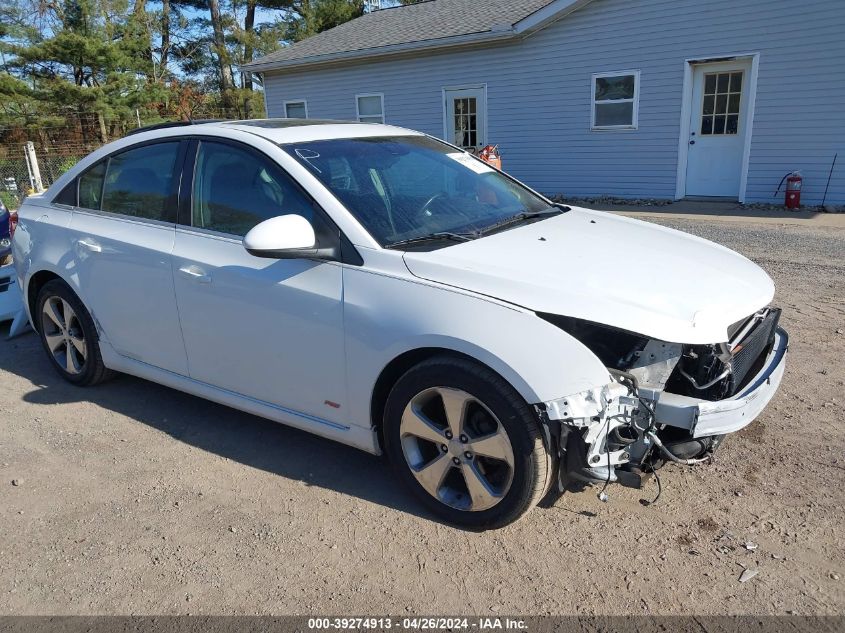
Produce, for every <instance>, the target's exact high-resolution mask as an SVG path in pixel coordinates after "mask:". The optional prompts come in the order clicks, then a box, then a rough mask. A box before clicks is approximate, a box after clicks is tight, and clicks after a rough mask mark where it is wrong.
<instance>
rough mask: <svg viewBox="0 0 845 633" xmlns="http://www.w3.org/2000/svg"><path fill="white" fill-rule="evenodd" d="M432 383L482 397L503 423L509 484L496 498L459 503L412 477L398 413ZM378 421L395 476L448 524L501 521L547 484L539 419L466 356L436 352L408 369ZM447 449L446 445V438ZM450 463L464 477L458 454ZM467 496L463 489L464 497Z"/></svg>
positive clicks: (488, 525)
mask: <svg viewBox="0 0 845 633" xmlns="http://www.w3.org/2000/svg"><path fill="white" fill-rule="evenodd" d="M436 388H446V389H451V390H460V391H461V392H465V394H468V395H469V396H471V397H472V398H473V400H476V401H478V402H479V403H481V405H482V406H483V408H486V409H487V411H488V412H489V413H492V414H493V415H494V416H495V418H498V422H499V424H500V425H501V426H500V427H498V428H499V430H501V429H502V428H503V429H504V432H505V434H506V435H507V439H508V440H509V441H510V445H511V448H512V457H513V467H512V469H511V470H510V472H512V475H511V479H510V484H509V487H508V488H507V489H506V490H505V489H504V488H503V491H502V494H501V496H500V497H498V498H499V499H500V500H499V501H498V502H497V503H496V504H495V505H493V506H492V507H489V508H486V509H479V510H475V511H473V510H471V509H460V508H457V507H453V505H450V504H448V503H447V502H444V501H443V500H442V499H439V498H436V497H435V496H433V494H431V493H429V492H428V491H427V490H426V489H425V488H424V487H423V486H422V485H421V484H420V482H419V481H418V480H417V477H416V476H415V475H414V471H413V470H412V467H411V465H410V462H409V460H408V459H407V458H406V456H405V449H404V448H403V444H402V441H403V440H402V431H401V430H400V428H401V425H402V416H403V413H404V412H405V409H406V407H407V406H409V404H410V403H411V401H412V400H415V398H419V397H420V396H423V397H424V394H425V393H428V392H427V390H431V389H436ZM416 401H417V400H415V402H416ZM470 406H476V405H475V404H473V405H466V408H465V410H469V407H470ZM467 415H468V414H467ZM494 423H495V421H494ZM383 424H384V441H385V449H386V453H387V455H388V458H389V459H390V461H391V463H392V465H393V467H394V468H395V470H396V472H397V474H398V475H399V477H400V478H401V479H402V480H403V481H404V482H405V484H406V485H407V486H408V487H409V488H411V490H413V491H414V493H415V494H416V495H417V496H418V497H419V498H420V499H421V500H422V502H423V503H424V504H425V505H426V507H428V508H429V509H430V510H431V511H432V512H433V513H435V514H436V515H437V516H438V517H440V518H442V519H444V520H445V521H446V522H448V523H450V524H453V525H456V526H460V527H463V528H467V529H472V530H485V529H494V528H500V527H504V526H506V525H508V524H510V523H513V522H514V521H516V520H517V519H519V518H520V517H522V516H523V515H524V514H525V513H526V512H528V511H529V510H530V509H531V508H532V507H534V505H536V504H537V502H538V501H539V500H540V499H541V498H542V496H543V495H544V494H545V492H546V491H547V489H548V486H549V484H550V480H551V476H552V472H553V468H552V459H551V457H550V455H549V453H548V451H547V450H546V447H545V446H544V444H543V439H542V432H541V429H540V423H539V421H538V419H537V416H536V414H535V412H534V411H533V409H532V408H531V407H530V406H529V405H528V404H527V403H526V402H525V400H524V399H523V398H522V397H521V396H520V395H519V393H517V391H516V390H515V389H514V388H513V387H512V386H511V385H510V384H509V383H508V382H507V381H505V380H504V379H503V378H502V377H501V376H499V375H498V374H496V373H495V372H493V371H492V370H490V369H489V368H487V367H485V366H483V365H480V364H478V363H475V362H473V361H471V360H469V359H465V358H461V357H454V356H448V355H444V356H437V357H434V358H431V359H429V360H426V361H423V362H422V363H420V364H419V365H416V366H415V367H413V368H412V369H410V370H409V371H408V372H407V373H405V374H404V375H403V376H402V377H401V378H400V379H399V380H398V381H397V382H396V384H395V385H394V386H393V389H392V390H391V392H390V394H389V396H388V399H387V404H386V407H385V414H384V420H383ZM446 430H448V427H444V432H445V431H446ZM406 439H407V435H406ZM412 439H413V440H414V442H417V441H418V440H417V439H416V438H413V437H412ZM431 445H432V446H433V445H434V444H431ZM443 446H445V444H444V445H442V446H441V447H440V448H441V449H443ZM448 450H449V451H451V444H450V448H449V449H448ZM443 452H444V453H445V452H446V451H445V450H444V451H443ZM451 454H453V453H451V452H450V453H449V455H451ZM447 456H448V455H444V456H443V457H447ZM467 456H469V454H467ZM476 457H477V456H476ZM423 459H425V458H423ZM431 459H432V461H431V462H429V463H433V461H434V460H436V459H438V457H437V456H433V457H432V458H431ZM482 459H483V458H482ZM453 460H454V458H453ZM455 464H456V470H457V471H458V473H459V474H460V475H461V477H462V478H463V481H464V482H466V478H465V477H464V475H463V474H462V473H463V472H464V471H463V470H461V469H462V468H463V466H461V465H458V462H457V460H455ZM426 467H427V466H422V467H420V468H426ZM449 468H450V469H451V468H452V467H451V466H449ZM417 472H420V470H419V469H418V470H417ZM449 472H451V471H449ZM451 476H452V475H447V477H451ZM444 481H445V480H444ZM458 481H460V480H458ZM464 485H466V484H464ZM458 486H460V483H458ZM469 496H470V495H467V498H469ZM469 503H471V504H474V501H472V500H470V501H469Z"/></svg>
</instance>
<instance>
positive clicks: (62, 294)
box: [32, 279, 114, 387]
mask: <svg viewBox="0 0 845 633" xmlns="http://www.w3.org/2000/svg"><path fill="white" fill-rule="evenodd" d="M55 299H58V300H61V301H65V302H67V304H68V305H70V307H71V308H72V309H73V313H74V314H75V317H76V318H75V319H74V320H73V325H72V328H74V332H75V333H78V332H76V330H81V334H82V340H83V341H84V343H85V356H84V359H83V361H82V362H78V364H79V366H80V369H79V371H78V372H77V373H72V372H70V371H68V370H67V369H66V367H63V366H62V364H61V363H59V361H58V360H57V359H56V355H55V354H54V353H53V351H52V350H51V349H50V345H49V344H48V342H47V336H48V332H47V328H46V327H45V323H44V320H43V319H44V317H43V316H42V315H43V314H44V306H45V304H47V302H48V301H51V300H55ZM32 316H33V321H35V322H36V323H37V324H38V334H39V336H40V338H41V344H42V346H43V347H44V351H45V352H46V353H47V358H48V359H49V360H50V364H51V365H52V366H53V368H54V369H55V370H56V371H57V372H58V373H59V375H60V376H61V377H62V378H64V379H65V380H67V381H68V382H71V383H73V384H75V385H79V386H83V387H89V386H92V385H96V384H98V383H101V382H103V381H105V380H108V379H109V378H111V377H112V376H113V375H114V372H113V371H112V370H110V369H108V368H106V366H105V365H104V364H103V357H102V355H101V354H100V345H99V336H98V335H97V328H96V327H95V326H94V320H93V319H92V318H91V315H90V314H89V313H88V310H87V309H86V308H85V306H84V305H83V304H82V301H80V300H79V297H77V296H76V293H74V292H73V290H72V289H71V288H70V286H68V285H67V284H66V283H65V282H64V281H62V280H60V279H54V280H52V281H48V282H47V283H46V284H44V287H43V288H41V290H40V291H39V293H38V298H37V299H36V301H35V314H33V315H32ZM65 346H67V344H66V345H65ZM65 354H67V352H65ZM76 358H79V356H77V357H76Z"/></svg>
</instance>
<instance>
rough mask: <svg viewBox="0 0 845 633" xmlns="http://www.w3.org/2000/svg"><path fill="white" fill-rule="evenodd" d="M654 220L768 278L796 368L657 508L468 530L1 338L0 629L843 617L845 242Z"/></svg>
mask: <svg viewBox="0 0 845 633" xmlns="http://www.w3.org/2000/svg"><path fill="white" fill-rule="evenodd" d="M661 223H665V224H669V225H670V226H673V227H675V228H679V229H683V230H687V231H690V232H693V233H697V234H699V235H702V236H704V237H706V238H709V239H713V240H716V241H718V242H721V243H724V244H726V245H727V246H729V247H731V248H734V249H737V250H739V251H740V252H742V253H744V254H746V255H747V256H749V257H751V258H752V259H754V260H755V261H757V262H758V263H760V264H761V265H763V266H764V267H765V268H766V270H768V272H769V273H770V274H771V275H772V276H773V277H774V279H775V282H776V283H777V287H778V295H777V298H776V303H777V304H779V305H780V306H781V307H783V309H784V313H783V323H784V325H785V327H786V328H787V329H788V330H789V332H790V335H791V354H790V357H789V359H788V368H787V374H786V377H785V380H784V382H783V384H782V387H781V389H780V392H779V394H778V395H777V397H776V398H775V400H774V401H773V402H772V404H771V405H770V406H769V408H768V409H767V410H766V411H765V413H764V414H763V415H762V416H761V418H759V419H758V420H757V421H755V422H754V423H753V424H752V425H751V426H749V427H748V428H746V429H745V430H743V431H742V432H740V433H739V434H737V435H735V436H732V437H731V438H730V439H728V440H727V441H726V443H725V445H724V446H723V447H722V449H721V450H720V451H719V452H718V453H717V459H716V462H715V464H713V465H712V466H708V467H698V468H695V469H683V468H679V467H675V466H673V465H670V466H667V467H666V468H665V469H664V470H663V471H661V480H662V483H663V495H662V496H661V498H660V501H659V502H658V504H657V505H655V506H650V507H647V506H644V505H641V504H640V502H639V501H640V499H651V498H653V497H654V494H655V492H656V489H655V488H654V484H653V482H652V483H651V484H650V486H649V487H648V488H646V489H645V490H642V491H636V490H627V489H624V488H621V487H613V488H610V489H609V492H610V500H609V502H608V503H606V504H603V503H601V502H600V501H598V500H597V498H596V494H595V492H596V490H595V489H593V490H588V491H586V492H584V493H580V494H572V495H567V496H565V497H564V498H563V499H561V500H560V501H558V503H557V505H556V506H555V507H554V508H551V509H537V510H535V511H533V512H532V513H531V514H529V515H528V516H527V517H526V518H525V519H524V520H522V521H521V522H519V523H517V524H515V525H513V526H511V527H509V528H506V529H504V530H500V531H495V532H488V533H483V534H475V533H468V532H462V531H459V530H456V529H453V528H450V527H447V526H444V525H441V524H439V523H437V522H436V521H434V520H432V518H431V517H429V516H426V515H425V514H424V513H423V512H422V511H421V510H420V508H419V507H418V506H417V505H416V503H414V502H413V500H409V499H408V498H407V497H406V494H405V491H404V490H403V489H401V488H400V487H399V485H398V483H397V482H395V481H394V479H393V478H392V477H391V476H390V475H389V471H388V470H387V468H386V465H385V464H384V463H383V462H382V461H381V460H380V459H378V458H376V457H372V456H369V455H367V454H365V453H362V452H359V451H356V450H354V449H352V448H347V447H344V446H341V445H338V444H334V443H332V442H329V441H326V440H322V439H319V438H316V437H313V436H310V435H307V434H305V433H302V432H299V431H296V430H292V429H288V428H285V427H283V426H280V425H276V424H274V423H272V422H268V421H264V420H262V419H259V418H256V417H253V416H250V415H246V414H243V413H239V412H237V411H234V410H231V409H228V408H225V407H222V406H218V405H215V404H212V403H209V402H206V401H203V400H200V399H198V398H194V397H191V396H187V395H184V394H182V393H179V392H177V391H173V390H171V389H167V388H164V387H160V386H158V385H155V384H152V383H149V382H145V381H143V380H138V379H134V378H130V377H126V376H124V377H120V378H118V379H117V380H114V381H112V382H110V383H107V384H105V385H102V386H101V387H97V388H94V389H88V390H85V389H78V388H74V387H72V386H70V385H68V384H65V383H64V382H62V381H61V380H60V379H59V377H58V376H57V375H56V374H55V373H54V372H53V370H52V369H51V368H50V366H49V365H48V362H47V359H46V358H45V356H44V354H43V352H42V350H41V348H40V345H39V342H38V339H37V338H36V337H35V335H33V334H28V335H26V336H24V337H22V338H18V339H15V340H13V341H11V342H9V341H0V614H36V613H38V614H47V613H65V614H90V613H133V614H146V613H150V614H170V613H223V614H230V613H246V614H253V613H262V614H263V613H274V614H306V613H313V614H327V613H332V614H379V613H388V614H394V615H404V614H406V613H414V614H440V615H453V614H489V613H492V614H497V613H501V614H523V615H542V614H627V613H634V614H639V613H645V612H648V613H661V614H669V613H684V614H688V613H697V614H721V613H730V614H737V613H753V614H770V613H771V614H782V613H790V612H794V613H800V614H809V613H814V614H842V613H843V612H845V530H843V522H845V485H843V484H845V452H843V446H845V426H843V422H842V420H843V415H842V411H841V407H842V405H843V399H845V388H843V386H845V382H843V368H844V367H845V363H844V362H843V357H844V356H845V334H844V333H843V332H844V331H845V261H844V260H843V256H845V231H842V230H836V229H825V230H824V231H820V230H814V229H811V228H805V227H795V226H789V227H781V226H772V225H768V226H764V225H750V224H749V225H746V224H739V223H737V222H730V223H727V222H724V223H717V222H709V221H708V222H681V221H666V220H661ZM690 283H691V284H694V283H695V280H690ZM13 480H14V483H15V484H16V485H13ZM745 568H748V569H751V570H758V573H757V575H756V576H754V577H753V578H751V579H750V580H748V581H747V582H740V581H739V578H740V575H741V574H742V572H743V570H744V569H745Z"/></svg>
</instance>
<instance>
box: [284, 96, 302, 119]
mask: <svg viewBox="0 0 845 633" xmlns="http://www.w3.org/2000/svg"><path fill="white" fill-rule="evenodd" d="M285 116H286V117H287V118H289V119H307V118H308V102H307V101H305V100H302V101H285Z"/></svg>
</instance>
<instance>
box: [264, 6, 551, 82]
mask: <svg viewBox="0 0 845 633" xmlns="http://www.w3.org/2000/svg"><path fill="white" fill-rule="evenodd" d="M552 1H553V0H429V1H428V2H421V3H419V4H412V5H408V6H403V7H396V8H392V9H382V10H380V11H373V12H372V13H367V14H365V15H363V16H361V17H360V18H357V19H355V20H352V21H351V22H346V23H345V24H341V25H340V26H336V27H335V28H333V29H329V30H328V31H323V32H322V33H318V34H317V35H314V36H313V37H310V38H308V39H306V40H302V41H301V42H297V43H295V44H292V45H291V46H286V47H285V48H282V49H281V50H278V51H276V52H274V53H270V54H269V55H265V56H264V57H262V58H260V59H256V60H255V61H254V62H252V64H249V66H258V65H261V66H263V65H265V64H270V63H273V62H279V63H283V64H285V65H287V64H288V63H291V62H296V61H299V60H302V61H304V60H307V59H309V58H313V57H322V56H324V55H333V54H338V53H352V52H355V51H365V50H368V49H369V50H371V49H377V48H381V47H384V46H391V45H396V44H411V43H414V42H425V41H430V40H437V39H441V38H446V37H455V36H460V35H470V34H474V33H485V32H490V31H493V30H498V29H499V28H503V27H504V28H509V27H511V26H512V25H514V24H516V23H517V22H519V21H520V20H522V19H524V18H526V17H528V16H529V15H531V14H532V13H534V12H535V11H538V10H539V9H542V8H543V7H545V6H546V5H547V4H551V2H552Z"/></svg>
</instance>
